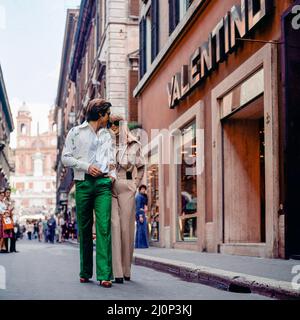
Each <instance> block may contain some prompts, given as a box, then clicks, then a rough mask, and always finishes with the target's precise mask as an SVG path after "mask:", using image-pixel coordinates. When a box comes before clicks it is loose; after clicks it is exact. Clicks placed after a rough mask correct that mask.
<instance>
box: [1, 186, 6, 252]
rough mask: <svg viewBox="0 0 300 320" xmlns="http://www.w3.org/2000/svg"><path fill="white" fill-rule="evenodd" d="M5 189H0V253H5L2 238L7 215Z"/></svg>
mask: <svg viewBox="0 0 300 320" xmlns="http://www.w3.org/2000/svg"><path fill="white" fill-rule="evenodd" d="M4 199H5V189H4V188H1V189H0V252H1V253H6V252H7V251H6V249H7V248H6V246H5V238H4V218H5V215H6V213H7V207H6V204H5V201H4Z"/></svg>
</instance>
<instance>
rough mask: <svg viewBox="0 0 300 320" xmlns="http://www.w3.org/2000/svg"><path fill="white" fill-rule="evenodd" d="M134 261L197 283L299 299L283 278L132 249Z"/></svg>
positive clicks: (226, 289) (224, 288) (297, 293)
mask: <svg viewBox="0 0 300 320" xmlns="http://www.w3.org/2000/svg"><path fill="white" fill-rule="evenodd" d="M134 264H136V265H139V266H144V267H147V268H152V269H155V270H158V271H161V272H165V273H169V274H172V275H173V276H176V277H179V278H181V279H183V280H185V281H189V282H196V283H201V284H204V285H208V286H211V287H214V288H217V289H221V290H225V291H232V292H240V293H242V292H243V293H253V294H259V295H263V296H267V297H270V298H273V299H280V300H300V291H299V290H295V289H293V287H292V285H291V283H289V282H286V281H278V280H273V279H268V278H263V277H256V276H251V275H248V274H244V273H237V272H231V271H225V270H221V269H215V268H210V267H204V266H197V265H195V264H192V263H185V262H182V261H177V260H170V259H164V258H158V257H152V256H147V255H143V254H136V253H135V254H134Z"/></svg>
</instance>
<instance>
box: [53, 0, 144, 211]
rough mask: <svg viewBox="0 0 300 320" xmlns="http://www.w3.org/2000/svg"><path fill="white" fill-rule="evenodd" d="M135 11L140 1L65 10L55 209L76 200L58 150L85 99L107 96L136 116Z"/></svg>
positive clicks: (115, 107)
mask: <svg viewBox="0 0 300 320" xmlns="http://www.w3.org/2000/svg"><path fill="white" fill-rule="evenodd" d="M138 14H139V1H138V0H121V1H120V0H109V1H108V0H97V1H94V0H82V1H81V6H80V9H79V10H69V11H68V13H67V22H66V29H65V39H64V45H63V53H62V61H61V72H60V80H59V86H58V92H57V99H56V108H55V119H56V123H57V125H58V157H57V161H56V171H57V210H58V211H66V210H71V209H72V206H73V205H74V182H73V176H72V170H70V169H67V168H64V167H63V166H62V163H61V152H62V149H63V146H64V141H65V138H66V135H67V133H68V131H69V129H70V128H71V127H72V126H74V125H78V124H80V123H82V122H83V121H84V110H85V108H86V106H87V104H88V102H89V101H90V100H91V99H93V98H97V97H102V98H105V99H107V100H108V101H110V102H111V103H112V108H111V109H112V112H113V113H117V114H121V115H123V116H125V117H126V119H127V120H129V121H137V99H135V98H134V97H133V90H134V88H135V87H136V85H137V82H138V59H139V50H138V49H139V35H138V32H139V26H138ZM70 201H71V204H70V205H69V206H67V204H68V203H69V202H70Z"/></svg>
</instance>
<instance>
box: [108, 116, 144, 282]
mask: <svg viewBox="0 0 300 320" xmlns="http://www.w3.org/2000/svg"><path fill="white" fill-rule="evenodd" d="M111 132H112V134H114V136H115V143H116V148H115V150H116V156H115V159H116V181H115V183H114V184H113V200H112V252H113V273H114V277H115V282H116V283H123V281H124V279H125V280H126V281H129V280H130V278H131V263H132V258H133V249H134V226H135V194H136V192H137V188H138V187H139V185H140V183H141V180H142V178H143V176H144V172H145V164H144V161H143V158H142V155H141V144H140V142H139V141H138V139H137V138H136V137H135V136H134V135H133V134H132V133H131V132H130V130H129V128H128V125H127V122H126V121H124V119H123V118H122V117H121V116H118V115H113V116H112V117H111Z"/></svg>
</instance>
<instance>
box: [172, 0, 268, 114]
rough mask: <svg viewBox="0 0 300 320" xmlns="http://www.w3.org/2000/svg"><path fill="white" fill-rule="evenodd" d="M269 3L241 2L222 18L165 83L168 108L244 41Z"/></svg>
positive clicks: (262, 15) (266, 12)
mask: <svg viewBox="0 0 300 320" xmlns="http://www.w3.org/2000/svg"><path fill="white" fill-rule="evenodd" d="M272 4H273V1H272V0H241V4H240V5H239V4H238V5H234V6H233V7H232V8H231V10H230V11H229V12H228V13H227V14H226V15H225V16H224V17H223V18H222V19H221V21H220V22H219V23H218V24H217V25H216V26H215V28H214V29H213V31H212V32H211V33H210V34H209V36H208V41H207V42H205V43H203V44H202V45H201V46H200V47H198V48H197V49H196V50H195V52H194V53H193V54H192V56H191V58H190V61H189V65H183V66H182V68H181V71H180V72H178V73H177V74H176V75H174V76H173V78H172V80H171V83H168V86H167V89H168V98H169V107H170V108H174V107H175V106H176V105H177V104H178V102H179V101H180V100H181V99H182V98H184V97H185V96H186V95H187V94H188V93H189V92H190V91H191V90H192V89H193V88H194V87H195V85H197V84H198V83H199V82H200V81H201V80H202V79H204V78H205V77H206V76H207V75H208V73H209V72H210V71H211V70H213V69H214V68H216V66H217V65H218V64H219V63H220V62H222V61H224V59H225V58H226V56H227V55H228V54H230V53H231V52H232V51H233V49H234V48H235V47H236V44H237V38H243V37H245V36H246V35H247V33H248V32H249V31H251V30H252V29H253V28H254V27H255V26H256V25H257V24H258V23H259V22H260V21H261V20H262V19H263V18H264V17H265V16H266V15H267V14H268V13H269V11H270V10H271V8H272Z"/></svg>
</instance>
